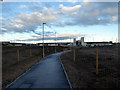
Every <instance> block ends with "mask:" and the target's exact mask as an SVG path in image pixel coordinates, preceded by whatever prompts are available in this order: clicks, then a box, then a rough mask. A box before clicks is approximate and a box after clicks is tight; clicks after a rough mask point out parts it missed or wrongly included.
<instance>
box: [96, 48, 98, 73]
mask: <svg viewBox="0 0 120 90" xmlns="http://www.w3.org/2000/svg"><path fill="white" fill-rule="evenodd" d="M96 75H98V48H97V49H96Z"/></svg>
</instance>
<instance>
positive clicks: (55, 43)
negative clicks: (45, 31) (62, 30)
mask: <svg viewBox="0 0 120 90" xmlns="http://www.w3.org/2000/svg"><path fill="white" fill-rule="evenodd" d="M55 53H56V32H55Z"/></svg>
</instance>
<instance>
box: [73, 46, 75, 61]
mask: <svg viewBox="0 0 120 90" xmlns="http://www.w3.org/2000/svg"><path fill="white" fill-rule="evenodd" d="M73 58H74V62H75V47H74V57H73Z"/></svg>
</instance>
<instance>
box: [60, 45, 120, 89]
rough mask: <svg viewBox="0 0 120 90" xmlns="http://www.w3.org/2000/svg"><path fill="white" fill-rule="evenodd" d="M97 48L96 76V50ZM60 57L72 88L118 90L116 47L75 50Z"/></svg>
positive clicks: (119, 78) (119, 63)
mask: <svg viewBox="0 0 120 90" xmlns="http://www.w3.org/2000/svg"><path fill="white" fill-rule="evenodd" d="M97 48H98V61H99V62H98V63H99V64H98V71H99V72H98V75H96V49H97ZM73 55H74V50H72V52H69V53H65V54H63V55H62V56H61V59H62V63H63V65H64V67H65V70H66V72H67V75H68V78H69V80H70V82H71V85H72V87H73V88H81V89H93V88H102V89H104V88H105V90H106V89H107V88H114V89H113V90H116V89H117V90H118V88H120V85H119V84H120V81H119V80H120V70H119V69H120V61H118V60H119V59H118V47H117V46H109V47H94V48H90V47H87V48H80V47H77V48H76V49H75V56H76V57H75V61H74V59H73ZM107 90H109V89H107Z"/></svg>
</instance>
